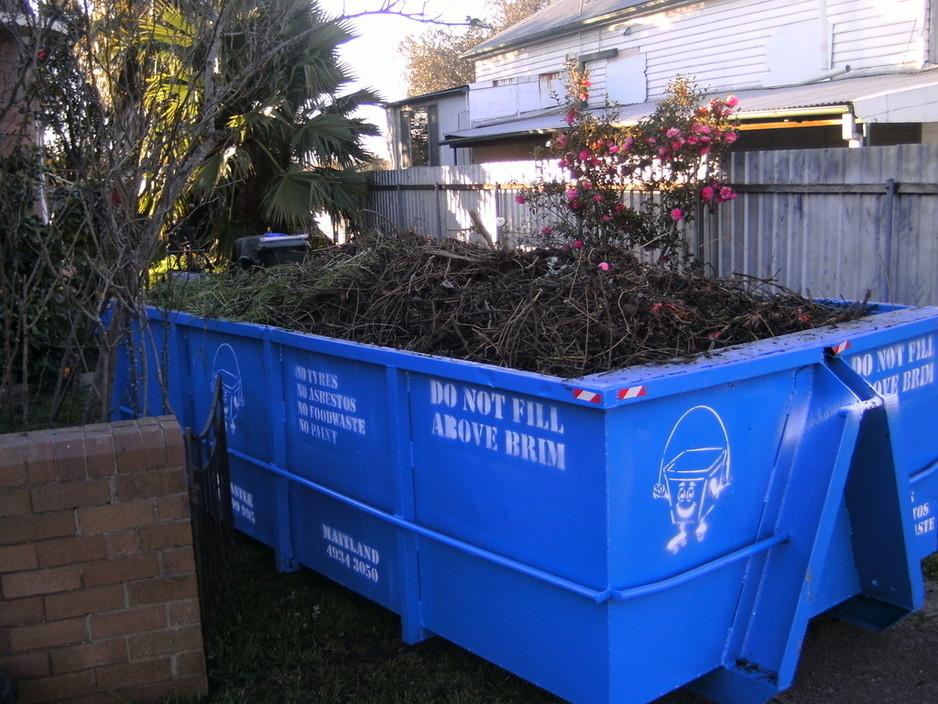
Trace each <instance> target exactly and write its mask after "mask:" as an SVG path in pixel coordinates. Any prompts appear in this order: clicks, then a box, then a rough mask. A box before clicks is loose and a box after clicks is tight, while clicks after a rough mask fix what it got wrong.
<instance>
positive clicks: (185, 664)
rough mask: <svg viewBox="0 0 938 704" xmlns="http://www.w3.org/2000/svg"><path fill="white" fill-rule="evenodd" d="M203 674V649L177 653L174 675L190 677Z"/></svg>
mask: <svg viewBox="0 0 938 704" xmlns="http://www.w3.org/2000/svg"><path fill="white" fill-rule="evenodd" d="M200 675H201V676H202V677H204V676H205V651H204V650H203V649H202V648H201V646H200V647H199V648H198V650H191V651H189V652H188V653H179V655H177V656H176V676H177V677H192V676H196V677H197V676H200Z"/></svg>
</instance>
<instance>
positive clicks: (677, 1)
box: [460, 0, 697, 61]
mask: <svg viewBox="0 0 938 704" xmlns="http://www.w3.org/2000/svg"><path fill="white" fill-rule="evenodd" d="M696 1H697V0H650V1H649V2H647V3H642V4H641V5H636V6H634V7H627V8H624V9H622V10H616V11H615V12H610V13H607V14H605V15H599V16H597V17H589V18H587V19H584V20H577V21H575V22H571V23H570V24H565V25H562V26H560V27H552V28H551V29H545V30H543V31H541V32H535V33H533V34H525V35H523V36H520V37H517V38H515V39H510V40H508V41H506V42H501V43H498V44H494V45H492V46H490V47H487V48H485V49H483V50H482V51H478V52H477V51H475V50H474V49H470V50H469V51H467V52H465V53H463V54H460V58H463V59H469V60H473V61H475V60H478V59H482V58H484V57H486V56H491V55H493V54H499V53H501V52H503V51H507V50H508V49H512V48H514V47H516V46H529V45H531V44H537V43H539V42H543V41H547V40H548V39H553V38H554V37H561V36H563V35H565V34H571V33H573V32H578V31H580V30H581V29H583V28H584V27H587V26H592V25H601V24H610V23H612V22H617V21H619V20H622V19H623V18H626V17H629V16H639V15H643V14H649V13H651V12H658V11H659V10H661V9H662V8H665V7H669V6H672V5H684V4H690V3H692V2H696ZM489 41H491V40H490V39H487V40H485V41H484V42H482V43H481V44H479V45H478V46H482V45H484V44H486V43H487V42H489Z"/></svg>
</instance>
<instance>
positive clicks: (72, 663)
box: [49, 638, 130, 675]
mask: <svg viewBox="0 0 938 704" xmlns="http://www.w3.org/2000/svg"><path fill="white" fill-rule="evenodd" d="M49 660H50V661H51V663H52V673H53V674H55V675H61V674H65V673H67V672H78V671H79V670H91V669H93V668H96V667H102V666H104V665H118V664H120V663H125V662H130V658H129V657H128V655H127V641H126V639H124V638H112V639H111V640H103V641H95V642H93V643H82V644H81V645H73V646H71V647H68V648H56V649H55V650H51V651H50V652H49Z"/></svg>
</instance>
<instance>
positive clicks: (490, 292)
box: [154, 235, 868, 378]
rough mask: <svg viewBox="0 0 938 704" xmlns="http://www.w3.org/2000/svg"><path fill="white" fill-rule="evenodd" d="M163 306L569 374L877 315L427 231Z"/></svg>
mask: <svg viewBox="0 0 938 704" xmlns="http://www.w3.org/2000/svg"><path fill="white" fill-rule="evenodd" d="M576 244H579V243H576ZM154 296H155V302H156V304H157V305H160V306H166V307H170V308H175V309H182V310H186V311H189V312H191V313H194V314H196V315H200V316H206V317H221V318H228V319H233V320H244V321H248V322H253V323H260V324H266V325H275V326H278V327H284V328H288V329H292V330H299V331H304V332H310V333H315V334H320V335H327V336H330V337H338V338H342V339H348V340H352V341H355V342H362V343H369V344H376V345H383V346H387V347H393V348H397V349H403V350H408V351H413V352H420V353H426V354H434V355H442V356H447V357H454V358H457V359H464V360H471V361H478V362H486V363H490V364H496V365H500V366H504V367H511V368H514V369H521V370H527V371H533V372H539V373H542V374H548V375H555V376H560V377H565V378H574V377H579V376H583V375H586V374H592V373H597V372H604V371H610V370H613V369H619V368H622V367H626V366H631V365H635V364H644V363H654V362H665V361H674V360H681V359H687V358H693V357H695V356H697V355H700V354H705V353H707V352H711V351H714V350H717V349H720V348H723V347H727V346H730V345H736V344H740V343H745V342H751V341H753V340H759V339H765V338H769V337H775V336H777V335H782V334H785V333H790V332H796V331H801V330H806V329H810V328H816V327H821V326H825V325H831V324H836V323H839V322H843V321H845V320H851V319H854V318H857V317H859V316H861V315H863V314H865V313H866V312H867V310H868V307H867V306H866V305H864V304H863V303H853V304H846V303H844V304H822V303H819V302H814V301H811V300H809V299H807V298H804V297H802V296H799V295H797V294H795V293H793V292H791V291H789V290H786V289H784V288H783V287H781V286H778V285H776V284H775V283H774V282H772V281H769V280H762V279H754V278H748V277H739V278H734V279H718V278H714V277H711V276H706V275H704V274H701V273H699V272H698V271H696V270H694V269H692V268H691V269H689V268H687V267H674V266H671V265H669V264H656V265H650V264H647V263H644V262H642V261H640V260H639V258H638V257H636V256H635V254H633V253H632V252H631V251H629V250H626V249H622V248H618V247H612V246H607V247H595V248H592V247H584V246H569V247H555V248H545V249H529V250H522V249H511V250H504V249H492V248H486V247H482V246H477V245H471V244H465V243H460V242H458V241H456V240H444V241H434V240H429V239H427V238H425V237H421V236H417V235H407V236H395V237H393V238H392V237H380V236H370V237H367V238H366V237H358V238H357V239H355V240H353V241H352V242H351V243H350V244H347V245H342V246H334V247H327V248H325V249H320V250H314V251H312V252H311V253H310V254H309V256H308V257H307V260H306V262H305V263H303V264H292V265H284V266H278V267H273V268H271V269H263V270H261V269H255V270H252V271H241V270H237V269H233V270H231V271H229V272H227V273H224V274H220V275H217V276H214V277H211V278H208V279H205V280H203V281H199V282H185V284H179V283H176V284H175V285H173V284H172V283H171V282H167V284H165V285H164V286H163V287H160V288H157V289H156V290H155V291H154Z"/></svg>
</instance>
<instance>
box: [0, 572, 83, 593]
mask: <svg viewBox="0 0 938 704" xmlns="http://www.w3.org/2000/svg"><path fill="white" fill-rule="evenodd" d="M0 585H2V587H3V595H4V597H6V598H8V599H19V598H22V597H27V596H37V595H39V594H54V593H55V592H67V591H71V590H73V589H78V588H79V587H81V569H80V568H79V567H78V565H67V566H65V567H52V568H49V569H45V570H29V571H28V572H14V573H12V574H5V575H3V576H2V577H0Z"/></svg>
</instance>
